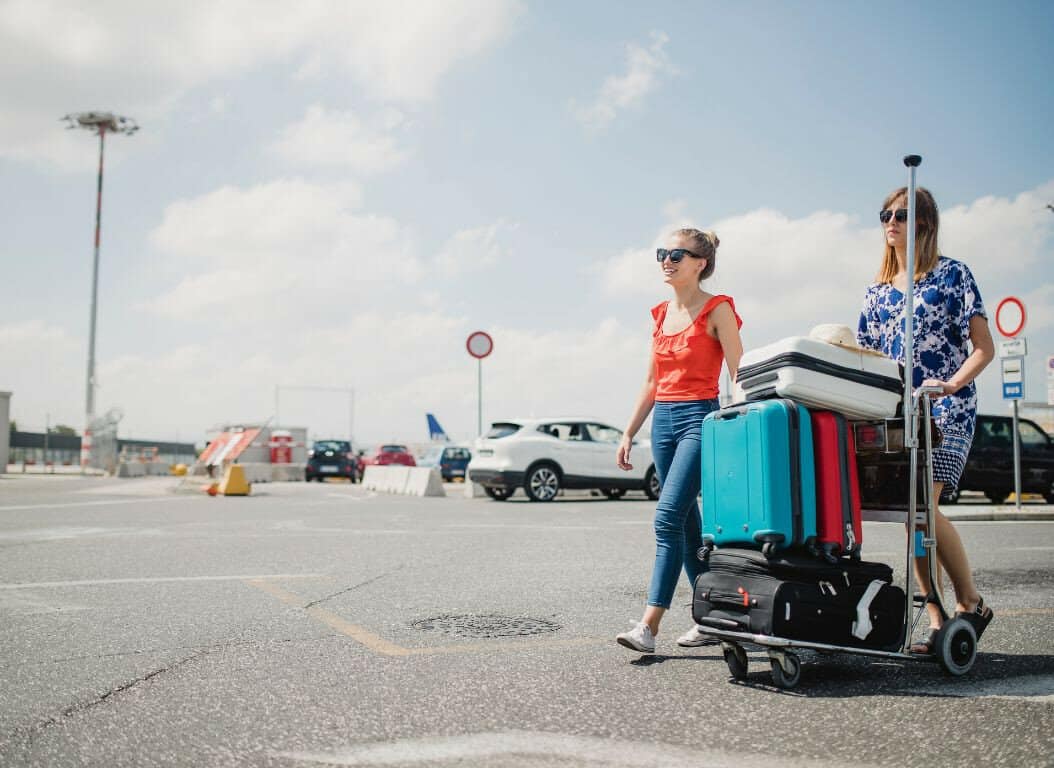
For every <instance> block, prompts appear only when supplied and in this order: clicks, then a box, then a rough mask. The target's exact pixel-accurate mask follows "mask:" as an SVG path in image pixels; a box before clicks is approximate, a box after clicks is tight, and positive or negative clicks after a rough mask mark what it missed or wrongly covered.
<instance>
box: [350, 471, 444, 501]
mask: <svg viewBox="0 0 1054 768" xmlns="http://www.w3.org/2000/svg"><path fill="white" fill-rule="evenodd" d="M362 487H363V488H364V489H366V490H367V491H377V492H379V493H400V494H409V495H411V496H446V491H444V490H443V480H442V478H441V477H440V476H439V472H438V471H437V470H435V469H433V468H431V467H404V466H402V465H388V466H377V465H375V464H371V465H369V466H367V467H366V471H365V472H364V473H363V476H362Z"/></svg>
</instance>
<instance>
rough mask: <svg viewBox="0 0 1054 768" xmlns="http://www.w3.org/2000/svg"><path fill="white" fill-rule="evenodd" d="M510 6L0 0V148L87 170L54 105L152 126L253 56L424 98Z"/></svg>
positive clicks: (485, 1) (475, 50)
mask: <svg viewBox="0 0 1054 768" xmlns="http://www.w3.org/2000/svg"><path fill="white" fill-rule="evenodd" d="M521 12H522V5H521V3H519V2H518V1H517V0H448V1H447V2H443V3H432V2H428V0H401V1H399V2H386V3H380V4H378V3H373V2H367V1H366V0H359V1H358V2H347V3H330V2H326V0H303V1H302V2H298V3H288V2H280V0H257V1H256V2H249V0H213V1H210V2H206V1H205V0H189V1H188V2H183V3H174V4H167V5H164V6H159V5H156V4H152V3H129V2H125V1H124V0H108V1H107V0H100V2H96V3H92V4H91V5H90V6H76V5H72V4H70V3H65V2H60V1H59V0H9V2H6V3H4V4H3V5H0V90H2V91H3V93H4V103H3V105H0V156H5V157H10V158H16V159H21V160H32V161H39V162H42V163H46V164H48V165H52V166H56V167H59V168H64V169H70V168H72V169H85V168H90V167H91V165H92V162H91V160H92V159H91V157H90V154H91V153H87V152H84V151H83V146H82V142H80V141H77V140H76V139H74V138H72V137H70V136H69V135H68V134H63V133H62V132H61V131H60V130H58V129H57V120H58V118H59V117H60V116H61V115H63V114H66V113H68V112H70V111H76V110H86V109H114V110H117V111H119V112H122V113H124V114H130V115H133V116H135V117H136V118H138V119H139V121H140V123H141V124H144V125H146V124H149V123H151V122H153V123H155V124H157V123H160V122H161V118H162V117H163V116H164V115H165V114H166V113H167V112H169V111H170V110H171V109H172V108H173V107H174V106H175V105H176V104H177V103H178V101H179V100H180V99H181V98H182V96H183V95H184V94H186V93H187V92H189V91H190V90H192V89H194V88H197V87H199V86H202V85H204V84H206V83H209V82H214V81H227V80H229V79H231V78H232V77H237V76H240V75H244V74H246V73H250V72H253V71H256V70H258V69H261V68H262V67H263V66H265V65H279V66H285V67H287V71H288V72H289V75H290V76H291V77H294V76H297V74H298V72H299V76H301V77H311V76H325V77H341V76H343V77H346V78H347V79H348V80H349V81H350V82H351V83H352V84H354V85H355V86H357V87H358V88H361V89H362V90H363V91H364V92H365V93H367V94H369V95H370V96H371V97H373V98H375V99H378V100H380V101H382V102H389V103H398V104H415V103H419V102H423V101H427V100H429V99H431V98H433V97H434V96H435V94H436V91H437V89H438V86H439V82H440V80H441V79H442V78H443V77H444V76H445V75H446V74H447V73H448V72H449V71H450V70H451V68H452V67H454V66H455V65H456V64H457V63H458V62H459V61H462V60H464V59H467V58H470V57H472V56H476V55H479V54H480V53H482V52H484V51H485V50H487V49H488V48H490V47H492V46H493V45H495V44H497V43H498V42H499V41H500V40H502V39H503V38H504V37H505V36H506V35H507V34H508V32H509V30H510V29H511V27H512V24H513V22H514V21H515V19H516V18H517V17H518V16H519V15H520V13H521ZM115 94H120V103H114V95H115ZM50 127H55V128H56V130H54V131H51V130H49V129H50ZM81 138H83V137H81ZM85 155H88V156H89V157H85Z"/></svg>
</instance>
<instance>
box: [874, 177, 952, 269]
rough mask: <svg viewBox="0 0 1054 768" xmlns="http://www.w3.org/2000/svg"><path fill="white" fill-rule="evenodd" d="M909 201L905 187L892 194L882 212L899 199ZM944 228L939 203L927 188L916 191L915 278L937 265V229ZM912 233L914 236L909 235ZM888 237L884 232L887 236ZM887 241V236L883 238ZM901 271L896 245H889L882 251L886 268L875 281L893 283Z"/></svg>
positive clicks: (883, 204) (886, 200) (883, 267)
mask: <svg viewBox="0 0 1054 768" xmlns="http://www.w3.org/2000/svg"><path fill="white" fill-rule="evenodd" d="M900 198H903V199H904V200H905V201H906V200H907V199H908V188H907V187H901V188H900V189H895V190H893V191H892V192H890V193H889V195H888V196H887V197H886V199H885V201H884V202H883V203H882V210H887V209H888V208H889V207H890V206H891V205H892V204H893V203H894V202H896V201H897V200H898V199H900ZM939 227H940V213H939V212H938V210H937V201H936V200H934V199H933V195H931V194H930V191H929V190H928V189H926V188H925V187H916V188H915V275H914V279H916V280H917V279H918V278H920V277H922V276H923V275H925V274H926V273H927V272H929V271H931V270H932V269H933V268H934V267H936V266H937V258H938V257H939V256H940V253H938V251H937V230H938V229H939ZM908 234H910V233H908ZM883 235H884V233H883ZM883 240H884V237H883ZM899 269H900V267H899V265H898V264H897V253H896V251H895V250H893V246H892V245H890V244H889V243H888V242H885V244H884V246H883V249H882V266H881V267H879V269H878V275H877V276H876V277H875V281H876V282H879V283H892V282H893V277H894V276H895V275H896V274H897V271H898V270H899Z"/></svg>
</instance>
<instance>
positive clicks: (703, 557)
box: [695, 544, 711, 563]
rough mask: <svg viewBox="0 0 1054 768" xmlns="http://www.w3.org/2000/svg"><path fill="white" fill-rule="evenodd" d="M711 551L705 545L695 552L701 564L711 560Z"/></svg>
mask: <svg viewBox="0 0 1054 768" xmlns="http://www.w3.org/2000/svg"><path fill="white" fill-rule="evenodd" d="M710 550H711V547H709V546H707V545H706V544H704V545H703V546H701V547H699V549H697V550H696V551H695V556H696V558H697V559H698V560H699V562H701V563H705V562H706V561H707V560H709V559H710Z"/></svg>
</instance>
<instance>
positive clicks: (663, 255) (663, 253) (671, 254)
mask: <svg viewBox="0 0 1054 768" xmlns="http://www.w3.org/2000/svg"><path fill="white" fill-rule="evenodd" d="M685 256H691V257H692V258H693V259H701V258H703V257H702V256H700V255H699V254H698V253H692V252H691V251H689V250H686V249H684V248H674V249H673V250H672V251H667V250H666V249H665V248H657V249H656V250H655V260H656V261H657V262H659V263H660V264H661V263H662V262H664V261H665V260H666V259H669V260H670V261H672V262H673V263H674V264H680V263H681V260H682V259H683V258H684V257H685Z"/></svg>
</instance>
